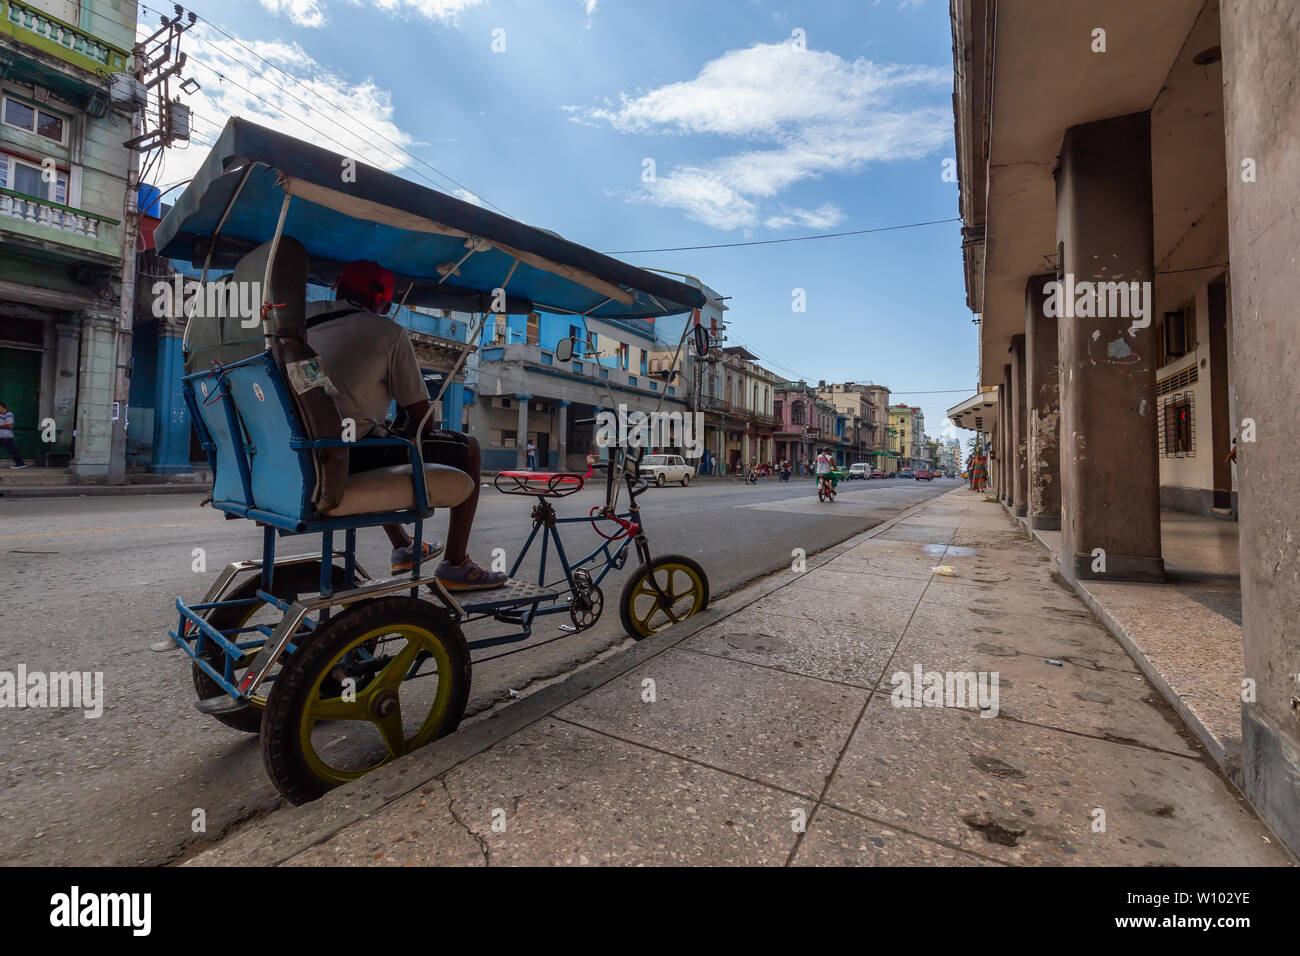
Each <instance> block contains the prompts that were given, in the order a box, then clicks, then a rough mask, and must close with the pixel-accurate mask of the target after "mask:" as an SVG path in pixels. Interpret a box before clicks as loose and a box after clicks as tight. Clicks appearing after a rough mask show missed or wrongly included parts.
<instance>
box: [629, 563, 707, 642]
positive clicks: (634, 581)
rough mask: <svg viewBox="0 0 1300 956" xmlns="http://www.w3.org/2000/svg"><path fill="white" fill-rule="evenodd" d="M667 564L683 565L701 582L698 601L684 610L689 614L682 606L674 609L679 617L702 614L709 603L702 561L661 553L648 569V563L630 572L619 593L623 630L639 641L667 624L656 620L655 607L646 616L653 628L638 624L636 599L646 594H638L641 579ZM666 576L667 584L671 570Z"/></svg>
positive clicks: (696, 599)
mask: <svg viewBox="0 0 1300 956" xmlns="http://www.w3.org/2000/svg"><path fill="white" fill-rule="evenodd" d="M664 565H676V566H678V567H680V568H681V569H683V570H684V571H686V572H688V573H689V574H690V575H692V576H694V578H695V579H696V581H697V582H698V584H699V593H698V594H696V595H695V600H694V601H693V602H692V604H691V606H690V607H689V608H688V609H685V610H686V613H684V614H681V613H680V612H681V611H682V610H683V609H682V608H676V609H675V611H676V612H678V613H679V619H682V618H686V617H691V616H693V615H695V614H699V613H700V612H701V611H703V610H704V609H705V608H707V607H708V606H709V576H708V574H706V573H705V571H704V568H702V567H700V564H699V562H698V561H696V560H695V559H694V558H688V557H686V555H684V554H664V555H660V556H659V557H657V558H655V559H653V560H652V561H651V562H650V565H649V568H648V567H647V565H644V564H643V565H641V566H640V567H639V568H637V569H636V570H635V571H634V572H632V574H630V575H628V579H627V580H626V581H625V582H624V583H623V593H622V594H621V595H620V596H619V600H618V616H619V620H620V621H621V622H622V624H623V631H624V633H626V634H627V635H628V637H631V638H632V639H633V640H637V641H639V640H642V639H643V638H647V637H649V636H650V635H651V634H653V633H655V632H656V631H659V630H662V629H663V627H664V626H666V625H665V624H660V623H658V622H656V621H655V620H654V615H655V611H653V610H652V611H651V612H650V613H649V614H648V615H647V616H646V622H647V623H648V624H651V625H655V626H653V627H651V628H650V629H648V630H647V629H646V628H645V627H643V626H642V625H641V624H640V623H638V621H637V619H636V600H637V598H638V597H641V596H643V595H641V594H639V593H638V592H639V591H640V587H641V584H642V582H643V581H645V580H646V578H647V575H648V574H650V573H662V572H661V569H662V568H663V566H664ZM666 577H667V578H668V583H669V584H670V585H671V584H672V577H673V575H672V574H671V573H668V574H667V575H666ZM656 581H658V582H659V585H660V587H663V586H664V581H663V580H662V579H660V578H658V577H657V578H656ZM685 593H686V592H682V594H683V595H684V594H685ZM652 600H653V597H652ZM655 603H656V604H657V603H658V602H657V601H656V602H655ZM661 616H662V613H661Z"/></svg>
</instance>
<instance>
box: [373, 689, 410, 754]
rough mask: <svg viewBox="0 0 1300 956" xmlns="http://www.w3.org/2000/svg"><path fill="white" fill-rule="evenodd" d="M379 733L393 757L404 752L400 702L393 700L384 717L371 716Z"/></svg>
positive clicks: (404, 737)
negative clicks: (390, 708) (391, 707)
mask: <svg viewBox="0 0 1300 956" xmlns="http://www.w3.org/2000/svg"><path fill="white" fill-rule="evenodd" d="M372 719H373V721H374V724H375V726H376V727H378V728H379V733H380V734H382V735H383V738H384V744H385V745H386V746H387V747H388V752H389V753H390V754H392V755H393V756H394V757H400V756H402V755H403V754H404V753H406V732H405V730H404V729H403V727H402V703H401V701H400V700H394V701H393V709H392V710H391V711H390V712H389V713H388V715H387V716H385V717H375V718H372Z"/></svg>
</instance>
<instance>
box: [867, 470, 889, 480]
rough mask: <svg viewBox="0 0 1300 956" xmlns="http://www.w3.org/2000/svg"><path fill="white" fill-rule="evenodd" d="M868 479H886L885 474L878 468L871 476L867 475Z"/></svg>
mask: <svg viewBox="0 0 1300 956" xmlns="http://www.w3.org/2000/svg"><path fill="white" fill-rule="evenodd" d="M867 477H868V478H884V477H885V473H884V472H883V471H881V470H880V469H879V468H876V469H874V470H873V471H872V472H871V474H869V475H867Z"/></svg>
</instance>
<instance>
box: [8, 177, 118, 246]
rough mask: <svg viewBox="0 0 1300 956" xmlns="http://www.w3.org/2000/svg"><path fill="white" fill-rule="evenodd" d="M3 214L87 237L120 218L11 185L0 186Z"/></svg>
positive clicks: (95, 237)
mask: <svg viewBox="0 0 1300 956" xmlns="http://www.w3.org/2000/svg"><path fill="white" fill-rule="evenodd" d="M5 217H7V218H10V219H18V220H20V221H22V222H30V223H34V224H36V225H39V226H48V227H50V228H52V229H60V230H62V231H64V232H70V233H72V234H73V235H77V236H85V237H86V238H87V239H98V238H100V236H101V235H102V234H103V232H104V230H105V227H110V228H111V227H112V226H116V225H118V222H119V221H118V220H117V219H110V218H108V217H107V216H100V215H96V214H95V213H93V212H86V211H85V210H84V209H73V208H72V207H71V206H64V205H61V204H60V203H56V202H49V201H47V200H44V199H37V198H35V197H33V196H27V195H24V194H23V193H19V192H14V191H13V190H12V189H0V218H5Z"/></svg>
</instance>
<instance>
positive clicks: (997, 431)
mask: <svg viewBox="0 0 1300 956" xmlns="http://www.w3.org/2000/svg"><path fill="white" fill-rule="evenodd" d="M996 391H997V396H998V410H997V415H996V416H995V422H994V427H993V443H992V458H991V460H990V461H989V491H990V492H991V493H992V495H993V497H995V498H997V499H998V500H999V501H1001V500H1002V436H1003V435H1005V434H1006V429H1005V428H1003V427H1002V413H1003V411H1004V410H1005V409H1006V407H1007V401H1006V396H1005V395H1004V394H1003V391H1004V389H1003V388H1002V383H1000V382H999V383H998V385H997V388H996Z"/></svg>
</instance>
